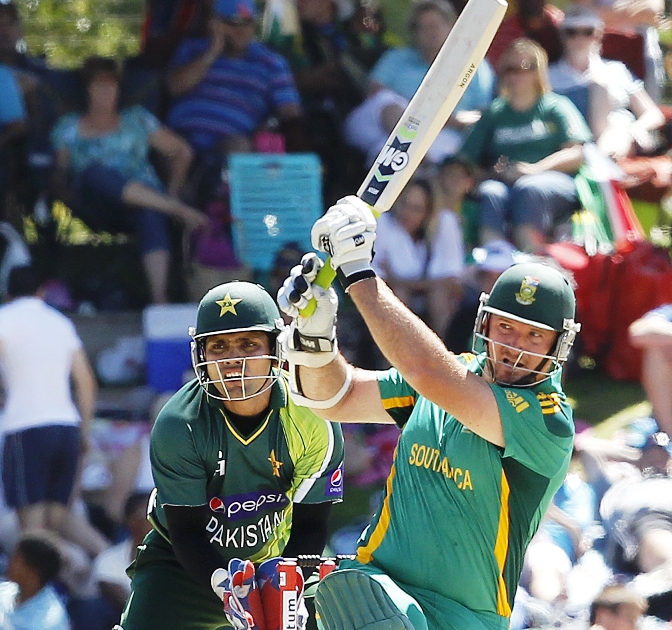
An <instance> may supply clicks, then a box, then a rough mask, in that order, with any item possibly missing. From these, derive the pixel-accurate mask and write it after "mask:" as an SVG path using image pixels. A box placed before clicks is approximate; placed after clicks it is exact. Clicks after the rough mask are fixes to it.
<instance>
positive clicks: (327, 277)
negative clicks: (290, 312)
mask: <svg viewBox="0 0 672 630" xmlns="http://www.w3.org/2000/svg"><path fill="white" fill-rule="evenodd" d="M335 279H336V271H335V270H334V268H333V267H332V266H331V259H330V258H327V260H326V261H325V262H324V266H323V267H322V268H321V269H320V270H319V271H318V272H317V276H316V277H315V282H314V283H313V284H316V285H317V286H318V287H322V288H323V289H328V288H329V287H330V286H331V283H332V282H333V281H334V280H335ZM316 307H317V302H316V301H315V298H311V300H310V302H308V304H307V305H306V308H304V309H302V310H301V317H310V316H311V315H312V314H313V313H314V312H315V308H316Z"/></svg>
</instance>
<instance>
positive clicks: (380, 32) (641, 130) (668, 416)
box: [0, 0, 672, 630]
mask: <svg viewBox="0 0 672 630" xmlns="http://www.w3.org/2000/svg"><path fill="white" fill-rule="evenodd" d="M261 8H262V7H261V5H259V6H258V5H257V4H256V3H255V2H253V1H252V0H212V1H203V0H147V2H146V15H145V21H144V25H143V31H142V45H141V53H140V54H139V55H138V56H137V57H135V58H132V59H125V60H121V61H120V60H115V59H111V58H105V57H91V58H89V59H86V60H83V61H82V64H81V67H80V68H78V69H75V70H59V69H55V68H51V67H50V66H49V64H48V63H47V62H46V61H45V60H44V59H42V58H39V57H35V56H32V55H31V53H30V51H29V50H26V47H25V44H24V41H23V24H22V18H23V17H24V16H22V9H23V5H20V4H19V3H17V2H14V1H12V0H9V1H7V0H3V1H2V2H0V209H1V216H0V260H1V261H2V262H1V263H0V293H2V294H3V295H4V296H6V297H7V298H8V299H9V300H10V302H9V304H8V306H7V307H3V308H2V309H0V323H4V322H3V320H2V318H3V317H5V318H6V320H7V321H8V322H11V323H10V324H8V325H4V326H0V329H2V330H3V331H5V332H3V333H1V334H0V350H1V353H0V363H2V371H3V375H4V377H5V378H4V380H5V394H6V396H5V398H6V401H5V402H6V407H5V417H4V418H3V430H4V432H5V433H6V434H7V436H6V439H5V446H4V458H3V483H4V487H5V492H4V501H3V505H4V508H3V510H2V513H1V514H0V550H2V552H3V556H2V557H3V559H4V566H3V573H4V575H5V577H6V578H7V580H9V582H7V583H2V584H0V628H5V627H7V628H11V627H16V628H19V627H20V628H26V629H29V628H54V629H56V628H67V627H69V624H71V625H72V627H73V628H74V629H75V630H79V629H92V630H96V629H97V628H110V627H112V625H113V624H114V623H115V622H116V620H117V619H118V617H119V612H120V608H121V606H122V604H123V602H124V600H125V599H126V597H127V595H128V592H129V586H130V584H129V581H128V579H127V578H126V576H125V573H124V569H125V567H126V565H127V564H128V563H129V562H130V560H131V558H132V553H133V550H134V548H135V545H137V544H139V542H140V541H141V540H142V537H143V536H144V534H145V533H146V531H147V528H148V523H147V521H146V518H145V512H144V511H145V508H146V504H147V495H148V493H149V491H150V490H151V487H152V481H151V474H149V473H148V453H147V451H148V439H147V436H148V432H149V428H150V427H151V418H152V417H154V415H155V414H156V412H157V411H158V409H159V408H160V400H158V401H155V402H154V403H153V406H151V409H150V405H147V408H146V409H145V412H146V413H145V416H144V417H143V420H144V422H139V423H128V424H127V425H126V426H125V427H124V428H123V429H122V430H119V431H117V432H116V433H115V430H114V429H112V428H110V427H107V429H105V428H101V427H103V425H102V424H101V423H98V425H97V427H96V425H95V424H93V425H92V419H93V416H94V415H95V414H94V409H95V400H96V395H97V393H96V385H95V378H94V376H93V371H92V369H91V367H90V366H89V365H88V361H87V358H86V354H85V353H84V352H83V350H82V344H81V341H80V340H79V339H78V337H77V335H76V332H75V331H74V329H73V327H72V326H71V325H69V324H68V323H67V321H63V320H65V318H63V316H62V315H59V314H58V313H57V312H56V311H55V310H53V309H51V310H49V308H48V307H47V306H46V304H45V299H46V301H47V302H49V299H48V298H49V291H46V289H45V288H46V287H47V286H48V285H45V284H44V283H43V282H42V280H43V279H44V278H42V280H40V281H38V280H37V279H36V278H35V277H33V276H31V274H30V273H29V272H25V269H29V268H26V267H23V265H26V264H27V263H29V262H30V259H31V253H30V251H29V248H28V247H27V246H26V244H25V242H24V238H23V233H22V229H23V220H24V219H25V218H26V217H28V218H30V219H31V220H32V221H33V222H34V223H35V225H36V226H37V228H38V231H40V235H41V238H43V239H46V240H49V238H53V236H54V235H53V233H52V231H53V227H52V222H53V219H52V217H51V214H50V209H51V208H52V207H53V205H54V204H55V203H56V202H61V203H62V204H65V205H66V206H67V207H68V208H69V209H70V211H71V212H72V214H73V215H74V216H76V217H78V218H80V219H81V220H82V221H83V222H84V223H85V224H86V225H87V226H88V227H89V228H90V229H91V230H93V231H105V232H110V233H121V234H130V235H131V236H132V238H133V239H134V240H135V241H136V242H137V245H138V249H139V252H140V260H141V263H142V271H143V272H144V276H145V279H146V284H147V287H148V302H151V303H152V304H163V303H167V302H169V301H170V299H171V295H170V290H169V276H170V273H171V269H173V268H174V260H173V259H174V258H175V257H178V258H179V257H182V258H184V257H189V256H190V255H193V252H198V251H199V247H198V244H199V242H201V241H202V240H203V239H205V238H208V237H210V236H211V235H212V234H211V232H212V230H213V229H216V230H219V231H220V236H222V238H224V239H225V240H226V239H228V240H229V241H230V240H231V236H232V233H231V229H232V228H231V217H230V213H229V210H228V204H229V194H230V190H229V185H228V180H227V177H226V173H227V163H228V157H229V156H230V155H231V154H232V153H241V152H243V153H247V152H259V153H264V152H270V153H295V152H312V153H315V154H317V155H318V156H319V158H320V161H321V165H322V183H323V191H324V200H325V207H326V206H328V205H329V204H331V203H333V202H334V201H336V200H337V199H338V198H340V197H341V196H343V195H346V194H351V193H353V192H354V191H355V190H356V189H357V188H358V187H359V184H360V183H361V181H362V179H363V178H364V176H365V174H366V172H367V171H368V169H369V168H370V166H371V165H372V164H373V163H374V162H375V161H376V159H377V158H378V155H379V153H380V151H381V149H382V148H383V146H384V144H385V141H386V139H387V137H388V134H389V133H390V131H391V130H392V129H393V128H394V126H395V125H396V123H397V121H398V120H399V117H400V115H401V113H402V112H403V110H404V108H405V107H406V105H407V104H408V102H409V101H410V99H411V98H412V96H413V94H414V93H415V91H416V89H417V88H418V86H419V85H420V83H421V81H422V79H423V77H424V75H425V73H426V71H427V69H428V68H429V66H430V64H431V63H432V61H433V59H434V58H435V57H436V55H437V53H438V51H439V49H440V48H441V45H442V44H443V42H444V41H445V39H446V37H447V35H448V34H449V33H450V31H451V30H452V28H453V27H454V25H455V22H456V20H457V17H458V15H459V12H460V10H461V9H462V8H463V3H461V2H459V1H456V2H454V3H451V2H449V1H448V0H417V1H416V2H413V3H409V5H408V12H407V13H408V15H407V30H406V33H405V35H406V41H405V42H402V41H399V38H398V37H397V38H395V37H394V35H393V34H392V33H389V32H388V30H387V28H386V22H385V14H384V11H383V9H382V8H381V6H380V5H379V4H378V3H377V2H376V0H361V1H359V2H357V1H355V0H296V1H295V2H293V1H291V0H287V1H286V2H267V3H265V5H264V12H263V15H262V14H261V13H260V10H261ZM663 24H664V6H663V2H662V0H617V1H615V2H610V1H609V0H599V1H598V0H580V2H577V3H576V4H571V5H566V6H563V8H562V10H561V9H560V8H558V7H556V6H553V5H551V4H545V3H544V2H543V0H519V1H518V2H517V3H516V4H515V5H513V6H512V7H511V8H510V9H509V13H508V14H507V16H506V17H505V19H504V22H503V23H502V25H501V27H500V29H499V31H498V33H497V35H496V37H495V40H494V42H493V44H492V46H491V47H490V50H489V52H488V54H487V57H486V60H485V61H484V62H483V63H482V64H481V66H480V67H479V69H478V71H477V72H476V74H475V76H474V78H473V80H472V82H471V83H470V85H469V87H468V89H467V90H466V92H465V94H464V96H463V98H462V99H461V101H460V102H459V104H458V106H457V108H456V110H455V112H454V113H453V114H452V115H451V117H450V119H449V120H448V122H447V124H446V125H445V127H444V128H443V129H442V131H441V133H440V134H439V137H438V138H437V140H436V141H435V143H434V144H433V145H432V147H431V148H430V149H429V151H428V154H427V157H426V158H425V160H424V161H423V163H422V165H421V167H420V168H419V170H418V172H417V174H416V175H415V176H414V178H413V179H412V180H411V181H410V183H409V184H408V186H407V187H406V189H405V190H404V191H403V192H402V194H401V196H400V198H399V200H398V202H397V203H396V204H395V205H394V207H393V209H392V210H391V211H390V212H389V213H387V214H385V215H383V216H382V217H381V220H380V224H379V228H378V236H377V241H376V257H375V260H374V265H375V267H376V272H377V273H378V274H379V275H380V276H381V277H383V278H384V279H385V280H386V281H387V282H388V284H389V285H390V286H391V287H392V288H393V290H394V291H395V293H396V294H397V295H398V296H399V297H400V298H401V299H402V300H403V301H404V302H405V303H406V304H407V305H409V307H410V308H411V309H412V310H413V311H414V312H416V313H417V314H418V315H420V316H421V317H422V318H423V319H424V320H425V321H426V322H427V323H428V324H429V325H430V327H432V329H433V330H434V331H435V332H436V333H437V334H438V335H439V336H441V337H442V338H443V339H444V340H445V342H446V344H447V346H448V347H449V348H450V349H451V350H453V351H455V352H468V351H470V350H471V335H472V329H473V322H474V319H475V315H476V311H477V309H478V304H479V296H480V294H481V292H484V291H485V292H487V291H488V290H489V289H490V288H491V287H492V284H493V282H494V280H495V279H496V278H497V276H498V275H499V273H501V272H502V271H504V270H505V269H507V268H508V267H509V266H510V265H512V264H513V263H514V262H519V261H521V260H525V259H532V258H538V257H544V258H546V257H547V256H548V255H549V254H550V253H551V250H550V249H549V245H551V244H553V243H556V242H559V241H564V240H568V239H569V238H570V237H571V232H572V223H571V217H572V215H573V214H574V213H575V212H576V211H577V210H578V209H579V208H580V206H581V202H580V195H579V191H577V186H576V179H575V178H576V176H577V174H578V173H579V172H580V171H581V169H584V168H586V167H590V166H591V165H592V166H593V167H596V164H595V160H596V158H595V156H596V155H598V156H599V157H600V160H602V161H601V162H600V164H603V163H605V161H606V163H608V164H609V165H610V167H613V169H614V170H611V171H610V172H612V173H619V177H618V179H619V183H618V185H619V187H620V188H621V189H623V190H626V191H627V192H628V194H629V195H630V196H631V197H632V198H633V199H642V200H645V201H647V202H650V201H653V202H654V203H656V204H660V203H661V202H662V201H664V200H665V199H666V196H667V195H668V194H669V190H670V186H671V185H672V159H671V158H670V157H669V155H668V151H669V149H670V144H669V142H668V117H669V111H668V110H667V108H666V107H665V106H663V105H661V101H662V99H663V94H664V88H665V85H666V81H667V79H666V76H665V71H664V66H663V53H662V50H661V46H660V43H659V40H658V32H659V29H660V28H661V27H662V26H663ZM587 146H590V147H591V150H590V151H586V147H587ZM591 156H592V157H591ZM288 240H290V241H291V240H292V239H288ZM185 242H186V243H188V245H189V247H187V248H186V249H185V248H184V247H182V245H183V243H185ZM301 255H302V252H301V250H300V248H299V247H298V246H296V244H295V243H292V242H288V243H286V245H285V247H283V248H281V249H280V251H279V252H278V254H277V256H276V260H275V266H274V269H273V271H272V272H271V274H270V277H269V278H268V279H267V280H268V284H269V288H270V289H271V290H272V292H273V293H274V292H275V290H276V289H277V287H278V286H279V284H280V283H281V282H282V280H283V279H284V277H285V275H286V273H287V271H288V270H289V269H290V268H291V267H292V266H293V265H295V264H296V263H297V262H298V261H299V260H300V258H301ZM234 258H235V257H234ZM183 262H184V261H183ZM228 262H231V264H232V265H233V264H234V263H235V264H239V261H235V260H233V261H228ZM243 262H244V261H243ZM52 264H53V261H48V263H47V267H48V268H47V269H46V270H43V271H46V272H47V274H46V275H48V271H49V266H50V265H52ZM12 267H16V268H17V269H19V270H21V269H23V270H24V272H18V273H11V274H10V272H9V269H10V268H12ZM42 275H45V274H44V273H43V274H42ZM51 286H52V297H54V296H53V284H52V285H51ZM10 307H11V309H13V310H8V309H9V308H10ZM52 311H53V312H52ZM59 317H60V318H63V319H59ZM348 317H355V318H356V315H353V314H352V313H350V314H349V315H348V314H347V313H346V315H345V317H344V318H343V322H345V326H343V324H341V326H342V327H343V328H344V330H343V332H342V335H340V334H339V336H340V337H341V339H342V343H343V346H344V350H345V351H346V352H347V353H349V354H350V355H351V356H350V357H349V358H351V360H353V362H355V363H357V364H359V365H362V366H364V367H377V366H381V361H382V357H381V356H379V355H377V354H376V349H375V347H374V346H373V343H372V342H371V340H370V339H366V338H365V337H364V336H363V335H364V333H362V329H363V328H364V327H362V326H357V325H356V321H355V325H352V322H351V321H350V319H348ZM580 319H581V313H579V320H580ZM671 322H672V313H671V311H670V307H669V306H668V307H663V308H661V309H658V310H656V311H654V312H652V313H650V314H647V315H646V316H645V317H643V318H642V319H641V320H637V321H636V322H633V323H632V326H631V328H630V342H631V343H632V345H633V347H636V348H640V349H642V351H643V353H644V354H643V356H644V366H643V372H642V383H643V385H644V387H645V389H646V393H647V396H648V397H649V400H650V402H651V403H652V407H653V418H649V419H642V420H641V421H639V422H636V423H634V424H633V425H632V426H631V427H629V428H627V430H624V431H621V432H617V433H616V434H614V435H613V436H612V437H610V438H609V439H605V438H600V437H598V436H597V435H596V434H595V433H594V432H593V431H592V430H591V429H589V428H585V430H582V431H580V432H577V438H576V444H575V447H576V448H575V455H574V465H573V467H572V469H571V471H570V473H569V475H568V476H567V479H566V481H565V484H564V485H563V487H562V489H561V490H560V492H559V493H558V495H557V496H556V499H555V505H554V507H553V509H552V510H549V512H548V514H547V515H546V517H545V519H544V523H543V525H542V527H541V528H540V531H539V533H538V534H537V536H536V537H535V539H534V541H533V543H532V545H531V546H530V549H529V551H528V554H527V557H526V564H525V570H524V573H523V576H524V577H523V580H522V582H521V587H520V590H519V593H518V595H517V597H516V608H515V609H514V616H513V618H512V626H511V627H512V628H527V627H535V628H537V627H566V628H570V627H571V628H583V627H585V628H588V627H595V628H604V629H605V630H617V629H620V628H635V627H647V628H648V627H651V628H655V627H659V626H660V627H664V626H663V625H662V623H663V620H664V621H669V620H671V619H672V488H671V487H670V483H672V481H671V480H670V474H671V473H672V466H671V464H670V453H671V452H672V447H671V446H670V444H669V438H668V437H667V435H668V434H672V399H671V398H670V397H671V395H672V351H671V350H670V348H672V332H671V331H670V326H672V323H671ZM19 323H21V324H25V325H24V326H23V328H22V330H24V332H23V333H22V334H23V335H24V336H23V337H21V343H20V344H17V343H16V339H18V335H9V336H7V335H6V334H5V333H6V332H7V331H9V330H10V329H11V330H12V331H16V330H18V324H19ZM38 324H39V326H40V328H37V326H38ZM10 327H11V328H10ZM36 330H40V333H41V335H42V337H43V336H47V337H49V339H50V341H52V340H54V341H55V343H56V346H55V347H56V348H57V351H56V350H55V351H54V354H53V356H51V355H50V356H51V358H50V359H49V362H51V364H49V365H47V364H46V363H45V359H44V356H43V354H44V353H43V352H42V351H41V350H42V348H41V345H40V344H42V343H44V340H43V338H42V337H41V336H40V335H36V333H35V331H36ZM45 331H50V332H45ZM31 344H32V345H31ZM27 347H31V348H33V351H32V354H31V352H28V351H26V348H27ZM37 357H39V362H38V359H37ZM31 361H32V363H31ZM34 371H37V372H39V373H40V374H41V375H43V376H44V375H46V376H48V377H50V378H47V379H46V380H45V384H44V385H43V384H42V382H41V381H40V378H42V377H43V376H42V377H39V378H38V377H35V376H34ZM54 374H56V375H58V379H60V380H59V381H58V382H59V383H60V385H59V387H60V389H57V386H56V385H54V383H55V379H54V378H52V377H53V376H54ZM71 378H72V380H73V382H74V384H75V388H74V397H73V396H72V394H71V393H70V391H69V386H68V383H69V380H70V379H71ZM58 379H56V380H58ZM37 392H40V393H41V395H40V396H36V393H37ZM54 401H58V403H59V404H60V406H61V407H60V409H61V410H60V411H58V413H55V412H54V409H57V405H56V406H55V405H54ZM46 408H49V410H48V411H45V409H46ZM16 409H21V410H22V412H25V409H28V410H30V413H18V412H17V411H16ZM31 414H32V415H31ZM13 418H14V420H13ZM654 418H655V419H654ZM55 421H56V422H55ZM11 422H14V424H11ZM8 423H10V424H8ZM63 425H65V426H66V429H67V430H62V429H63ZM31 431H32V432H33V433H30V432H31ZM345 433H346V435H345V437H346V451H347V453H348V455H347V463H346V474H347V476H348V479H349V481H350V482H351V483H352V484H354V485H360V486H366V487H371V486H375V485H376V484H382V482H383V480H384V478H385V476H386V474H387V472H388V470H389V465H390V463H391V458H392V452H393V450H394V445H395V443H396V437H397V433H396V429H386V430H377V431H371V432H367V431H363V430H361V429H357V428H354V429H353V428H351V427H348V428H347V429H346V431H345ZM57 443H58V444H60V445H61V446H62V448H61V449H60V450H59V455H58V457H56V456H54V451H55V450H57V449H54V444H57ZM101 445H102V446H101ZM103 451H104V452H103ZM46 453H49V455H50V456H49V457H47V456H46V455H45V454H46ZM59 458H60V459H59ZM66 464H67V465H66ZM35 471H37V472H35ZM97 475H98V476H100V475H102V477H103V478H104V479H103V481H101V480H100V479H98V478H97V477H96V476H97ZM96 479H98V480H97V481H96ZM357 533H359V532H357ZM355 537H356V536H355ZM353 542H354V540H353V536H352V535H349V534H348V532H347V531H346V532H340V534H338V535H336V536H334V540H333V547H334V551H336V552H338V553H349V552H351V551H352V548H351V545H352V544H353ZM3 589H4V590H3ZM647 615H648V616H647ZM47 620H50V621H47ZM49 623H51V624H52V625H49ZM3 624H4V625H3ZM12 624H13V625H12ZM22 624H23V625H22ZM628 624H629V625H628ZM637 624H639V625H637Z"/></svg>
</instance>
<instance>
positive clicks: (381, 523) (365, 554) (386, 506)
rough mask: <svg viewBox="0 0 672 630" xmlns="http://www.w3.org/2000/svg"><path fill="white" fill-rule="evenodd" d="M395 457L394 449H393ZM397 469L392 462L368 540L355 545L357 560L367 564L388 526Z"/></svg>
mask: <svg viewBox="0 0 672 630" xmlns="http://www.w3.org/2000/svg"><path fill="white" fill-rule="evenodd" d="M395 457H396V450H395ZM396 474H397V470H396V468H395V465H394V464H392V468H391V469H390V474H389V475H388V476H387V483H386V484H385V486H386V487H385V490H386V492H385V500H384V501H383V507H382V509H381V512H380V518H379V519H378V523H377V524H376V529H374V530H373V532H372V533H371V536H370V538H369V542H368V543H367V544H366V545H365V546H363V547H357V560H358V561H359V562H361V563H362V564H368V563H369V562H371V559H372V558H373V552H374V551H375V550H376V549H378V547H379V546H380V543H381V542H383V538H385V533H386V532H387V528H388V527H389V526H390V497H391V496H392V481H393V480H394V477H395V475H396Z"/></svg>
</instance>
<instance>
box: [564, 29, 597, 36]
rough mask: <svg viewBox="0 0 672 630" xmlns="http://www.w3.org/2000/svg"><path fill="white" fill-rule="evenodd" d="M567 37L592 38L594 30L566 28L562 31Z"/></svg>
mask: <svg viewBox="0 0 672 630" xmlns="http://www.w3.org/2000/svg"><path fill="white" fill-rule="evenodd" d="M564 33H565V35H567V37H592V36H593V35H595V29H594V28H566V29H564Z"/></svg>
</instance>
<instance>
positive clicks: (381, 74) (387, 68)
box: [369, 48, 399, 87]
mask: <svg viewBox="0 0 672 630" xmlns="http://www.w3.org/2000/svg"><path fill="white" fill-rule="evenodd" d="M398 54H399V53H398V52H397V50H396V49H394V48H393V49H392V50H388V51H387V52H385V53H383V55H382V56H381V58H380V59H378V61H377V62H376V65H375V66H373V69H372V70H371V73H370V74H369V82H370V83H380V84H381V85H385V86H388V87H389V86H390V85H394V81H393V78H394V75H395V73H397V72H398V71H399V68H398V66H397V58H398Z"/></svg>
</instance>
